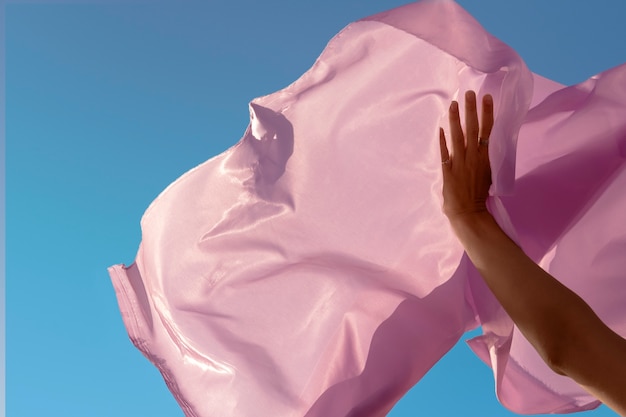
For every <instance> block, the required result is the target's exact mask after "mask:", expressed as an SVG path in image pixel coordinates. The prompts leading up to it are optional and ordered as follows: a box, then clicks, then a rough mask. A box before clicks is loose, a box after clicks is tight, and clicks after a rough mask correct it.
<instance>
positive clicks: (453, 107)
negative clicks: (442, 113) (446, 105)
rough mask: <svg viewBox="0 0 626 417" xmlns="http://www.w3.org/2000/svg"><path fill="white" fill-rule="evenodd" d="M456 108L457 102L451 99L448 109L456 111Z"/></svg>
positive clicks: (457, 107) (457, 106)
mask: <svg viewBox="0 0 626 417" xmlns="http://www.w3.org/2000/svg"><path fill="white" fill-rule="evenodd" d="M458 109H459V103H457V102H456V101H454V100H453V101H452V103H450V110H452V111H457V110H458Z"/></svg>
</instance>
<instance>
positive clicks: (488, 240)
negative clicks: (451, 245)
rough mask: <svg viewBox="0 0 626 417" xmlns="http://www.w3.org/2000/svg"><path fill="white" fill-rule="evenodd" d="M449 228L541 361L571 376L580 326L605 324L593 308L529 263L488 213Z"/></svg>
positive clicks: (456, 220)
mask: <svg viewBox="0 0 626 417" xmlns="http://www.w3.org/2000/svg"><path fill="white" fill-rule="evenodd" d="M451 224H452V227H453V228H454V229H455V232H456V234H457V235H458V237H459V239H460V241H461V243H462V244H463V246H464V247H465V249H466V252H467V254H468V256H469V257H470V259H471V260H472V263H473V264H474V265H475V266H476V268H477V269H478V271H479V272H480V274H481V275H482V277H483V279H484V280H485V282H486V283H487V285H488V286H489V288H490V289H491V291H492V292H493V293H494V295H495V296H496V298H497V299H498V301H500V303H501V304H502V306H503V307H504V309H505V310H506V311H507V313H508V314H509V316H511V318H512V319H513V321H514V322H515V323H516V325H517V326H518V328H519V329H520V330H521V332H522V333H523V334H524V336H525V337H526V338H527V339H528V340H529V341H530V343H531V344H532V345H533V346H534V347H535V349H537V351H538V352H539V354H540V355H541V357H542V358H543V359H544V360H545V361H546V363H547V364H548V365H549V366H550V367H552V369H554V370H555V371H556V372H559V373H566V374H570V373H572V370H571V369H570V367H569V366H570V363H571V362H576V360H575V359H571V358H570V353H569V351H568V349H569V347H570V346H577V347H580V346H581V341H579V340H576V339H577V338H578V337H580V326H581V324H582V323H585V322H589V323H590V324H594V325H602V324H601V322H600V320H599V319H598V318H597V316H596V315H595V314H594V313H593V311H592V310H591V309H590V308H589V306H588V305H587V304H586V303H585V302H584V301H583V300H582V299H581V298H580V297H579V296H578V295H576V294H575V293H574V292H572V291H571V290H569V289H568V288H567V287H565V286H564V285H562V284H561V283H560V282H559V281H557V280H556V279H555V278H554V277H552V276H551V275H550V274H548V273H547V272H545V271H544V270H543V269H541V268H540V267H539V266H538V265H536V264H535V263H534V262H533V261H532V260H531V259H530V258H528V256H527V255H526V254H525V253H524V252H523V251H522V250H521V249H520V248H519V247H518V246H517V245H516V244H515V243H514V242H513V241H512V240H511V239H510V238H509V237H508V236H507V235H506V234H505V233H504V232H503V231H502V229H501V228H500V227H499V226H498V224H497V223H496V222H495V220H494V219H493V217H492V216H491V215H490V214H489V213H488V212H483V213H478V214H476V213H475V214H472V215H469V217H466V218H464V217H462V216H459V217H457V218H453V219H452V220H451ZM593 322H597V323H593ZM585 327H586V326H585ZM574 373H576V372H575V371H574ZM570 376H572V375H570Z"/></svg>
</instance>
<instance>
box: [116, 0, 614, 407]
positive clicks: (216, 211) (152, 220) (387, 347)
mask: <svg viewBox="0 0 626 417" xmlns="http://www.w3.org/2000/svg"><path fill="white" fill-rule="evenodd" d="M469 89H473V90H475V91H476V92H477V94H478V95H479V96H482V95H483V94H486V93H490V94H492V95H493V97H494V101H495V104H496V124H495V126H494V129H493V132H492V135H491V144H490V149H489V150H490V156H491V161H492V165H493V178H494V185H493V187H492V194H493V197H492V198H491V200H490V201H489V205H490V210H491V211H492V213H493V214H494V216H495V217H496V219H497V221H498V222H499V223H500V225H501V226H502V227H503V228H504V229H505V231H506V232H507V233H508V234H509V235H510V236H512V238H513V239H515V240H516V241H517V242H519V243H520V245H521V246H522V247H523V248H524V249H525V250H526V251H527V253H528V254H529V255H530V256H531V257H532V258H533V259H535V260H536V261H537V262H539V263H540V264H541V265H542V266H543V267H544V268H546V269H547V270H548V271H550V272H551V273H553V274H554V275H555V276H556V277H557V278H558V279H560V280H562V282H564V283H565V285H567V286H568V287H570V288H572V289H573V290H574V291H576V292H577V293H578V294H580V295H581V296H582V297H583V298H584V299H585V300H586V301H587V302H588V303H589V304H590V305H591V306H592V307H593V308H594V309H595V311H596V312H597V313H598V314H599V316H600V317H601V318H602V319H603V320H604V321H605V322H606V323H607V324H608V325H609V326H611V327H612V328H613V329H614V330H616V331H617V332H618V333H620V334H621V335H626V279H625V277H624V271H626V256H624V255H623V254H624V253H626V222H625V221H624V212H626V211H625V209H626V193H624V192H623V191H622V190H624V189H626V172H625V170H624V159H625V157H626V122H625V121H626V118H624V117H623V115H624V114H626V66H621V67H618V68H615V69H612V70H610V71H607V72H605V73H602V74H600V75H598V76H595V77H593V78H592V79H590V80H588V81H586V82H584V83H582V84H580V85H576V86H573V87H567V88H565V87H563V86H561V85H559V84H557V83H554V82H552V81H549V80H546V79H544V78H541V77H539V76H537V75H534V74H532V73H531V72H530V71H529V70H528V69H527V67H526V66H525V65H524V62H523V61H522V60H521V59H520V57H519V56H518V55H517V54H516V53H515V52H514V51H513V50H512V49H510V48H509V47H508V46H506V45H505V44H503V43H502V42H500V41H499V40H498V39H495V38H494V37H493V36H491V35H490V34H488V33H487V32H485V30H484V29H483V28H482V27H481V26H480V25H479V24H478V23H477V22H476V21H475V20H474V19H473V18H472V17H471V16H469V15H468V14H467V13H466V12H465V11H464V10H463V9H462V8H460V6H458V5H457V4H456V3H454V2H453V1H447V0H445V1H444V0H439V1H424V2H420V3H414V4H409V5H407V6H403V7H400V8H397V9H394V10H391V11H389V12H385V13H381V14H378V15H375V16H372V17H369V18H366V19H364V20H361V21H358V22H355V23H353V24H350V25H349V26H348V27H346V28H345V29H344V30H343V31H341V32H340V33H339V34H338V35H337V36H335V38H333V39H332V41H331V42H330V43H329V44H328V46H327V48H326V49H325V50H324V52H323V53H322V55H321V56H320V57H319V59H318V60H317V62H316V63H315V64H314V65H313V67H312V68H311V69H310V70H309V71H308V72H307V73H305V74H304V75H303V76H302V77H301V78H300V79H298V80H297V81H296V82H294V83H293V84H291V85H290V86H288V87H287V88H285V89H283V90H281V91H278V92H276V93H274V94H271V95H268V96H265V97H261V98H258V99H255V100H253V101H252V103H251V104H250V107H249V109H250V125H249V127H248V129H247V130H246V132H245V134H244V136H243V138H242V139H241V140H240V141H239V143H238V144H237V145H235V146H234V147H233V148H231V149H229V150H228V151H226V152H224V153H222V154H220V155H218V156H216V157H214V158H212V159H210V160H208V161H207V162H205V163H204V164H202V165H200V166H198V167H196V168H194V169H192V170H191V171H189V172H188V173H186V174H185V175H183V176H182V177H181V178H179V179H178V180H176V181H175V182H174V183H173V184H172V185H170V186H169V187H168V188H167V189H166V190H165V191H164V192H163V193H162V194H161V195H160V196H159V197H158V198H157V199H156V200H155V201H154V202H153V203H152V205H151V206H150V207H149V209H148V210H147V211H146V213H145V215H144V217H143V219H142V223H141V224H142V232H143V239H142V243H141V245H140V249H139V252H138V254H137V258H136V261H135V263H133V264H132V265H130V266H129V267H124V266H122V265H116V266H113V267H111V268H110V274H111V278H112V280H113V284H114V286H115V290H116V294H117V297H118V301H119V305H120V309H121V311H122V315H123V319H124V323H125V325H126V327H127V329H128V333H129V335H130V338H131V340H132V341H133V343H134V344H135V345H136V346H137V348H139V349H140V350H141V351H142V352H143V353H144V354H145V355H146V356H147V357H148V359H149V360H151V361H152V362H153V363H154V364H155V365H156V366H157V367H158V368H159V370H160V371H161V373H162V374H163V377H164V379H165V381H166V383H167V384H168V386H169V388H170V390H171V391H172V393H173V394H174V395H175V397H176V399H177V400H178V402H179V403H180V405H181V407H182V408H183V410H184V412H185V414H186V415H187V416H188V417H214V416H220V417H221V416H255V417H258V416H282V417H303V416H306V417H321V416H333V417H336V416H384V415H385V414H386V413H387V412H388V411H389V410H390V409H391V408H392V407H393V405H394V404H395V402H396V401H398V400H399V399H400V397H402V395H403V394H404V393H405V392H406V391H407V390H408V389H409V388H411V386H413V385H414V384H415V383H416V382H418V381H419V379H420V378H421V377H422V376H423V375H424V374H425V373H426V372H427V371H428V370H429V369H430V368H431V367H432V366H433V364H435V362H437V360H439V359H440V358H441V357H442V356H443V355H444V354H445V353H446V352H447V351H448V350H449V349H450V348H451V347H452V346H454V344H455V343H456V342H457V340H458V339H459V338H460V337H461V336H462V334H463V333H464V332H465V331H467V330H470V329H473V328H476V327H477V326H479V325H482V329H483V335H482V336H480V337H478V338H476V339H473V340H471V341H470V342H469V343H470V346H471V347H472V349H473V350H474V351H475V352H476V353H477V354H478V355H479V356H480V357H481V358H482V359H483V360H484V361H485V362H486V363H487V364H488V365H490V366H491V367H492V368H493V370H494V376H495V381H496V388H497V394H498V397H499V399H500V401H501V402H502V403H503V404H504V405H505V406H506V407H508V408H510V409H511V410H513V411H516V412H519V413H540V412H542V413H547V412H572V411H578V410H585V409H590V408H594V407H596V406H597V405H598V402H597V401H596V400H595V399H594V398H592V397H591V396H590V395H589V394H586V393H585V392H584V391H583V390H582V389H581V388H579V387H577V386H576V384H575V383H573V382H572V381H571V380H569V379H567V378H565V377H562V376H559V375H556V374H554V373H553V372H552V371H550V370H549V368H548V367H547V366H546V365H545V364H544V363H543V362H542V361H541V359H540V358H539V357H538V355H537V354H536V353H535V351H534V350H533V349H532V347H531V346H530V345H529V344H528V342H527V341H526V340H525V339H524V337H523V336H522V335H521V334H520V333H519V331H518V330H517V329H516V328H515V327H514V325H513V323H512V322H511V320H510V319H509V318H508V317H507V315H506V314H505V313H504V311H503V309H502V308H501V306H500V305H499V304H498V302H497V301H496V300H495V299H494V297H493V296H492V294H491V293H490V292H489V290H488V289H487V288H486V286H485V284H484V283H483V281H482V279H481V278H480V276H479V275H478V273H477V272H476V270H475V269H474V268H473V266H472V265H471V263H470V262H469V261H468V258H467V257H466V256H465V255H464V252H463V249H462V247H461V246H460V244H459V243H458V242H457V240H456V238H455V236H454V235H453V233H452V230H451V229H450V226H449V224H448V221H447V219H446V218H445V216H444V215H443V214H442V213H441V204H442V197H441V187H442V178H441V163H440V157H439V150H438V146H439V145H438V141H437V137H438V134H437V132H438V128H439V126H446V125H447V123H446V114H447V108H448V106H449V103H450V101H451V100H453V99H458V98H459V97H462V96H463V94H464V92H465V91H466V90H469ZM461 103H462V100H461ZM518 137H519V139H518ZM516 163H517V166H516ZM486 395H489V394H488V393H486Z"/></svg>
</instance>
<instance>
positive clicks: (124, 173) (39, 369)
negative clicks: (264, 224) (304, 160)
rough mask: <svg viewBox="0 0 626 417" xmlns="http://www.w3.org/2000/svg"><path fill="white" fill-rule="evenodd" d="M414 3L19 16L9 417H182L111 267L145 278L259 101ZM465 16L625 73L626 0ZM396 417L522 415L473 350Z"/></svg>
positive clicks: (545, 61) (577, 62)
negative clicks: (150, 260) (350, 34)
mask: <svg viewBox="0 0 626 417" xmlns="http://www.w3.org/2000/svg"><path fill="white" fill-rule="evenodd" d="M403 3H405V2H404V1H399V0H379V1H373V0H317V1H303V0H300V1H293V0H266V1H262V2H261V1H253V0H229V1H226V0H219V1H218V0H215V1H213V0H206V1H202V2H200V1H187V0H184V1H169V2H150V3H148V2H144V3H137V2H135V3H131V2H124V1H115V2H110V3H106V4H105V3H104V2H102V3H95V2H91V3H89V2H82V4H79V3H77V2H74V3H71V4H70V3H65V4H64V3H61V2H52V1H50V2H47V3H46V4H44V3H43V2H40V3H30V4H28V3H27V4H23V3H17V2H16V3H10V4H8V5H6V15H5V20H6V32H5V36H6V38H5V41H6V137H7V142H6V152H7V153H6V154H7V161H6V218H7V225H6V239H7V240H6V242H7V250H6V260H7V261H6V262H7V266H6V276H7V279H6V296H7V300H6V308H7V313H6V317H7V321H6V339H7V344H6V352H7V367H6V369H7V371H6V372H7V375H6V377H7V390H6V395H7V416H9V417H35V416H37V417H38V416H47V417H143V416H145V417H179V416H182V415H183V414H182V412H181V411H180V409H179V408H178V406H177V404H176V403H175V401H174V399H173V397H172V396H171V395H170V393H169V392H168V390H167V389H166V387H165V384H164V383H163V381H162V379H161V377H160V375H159V373H158V372H157V370H156V368H154V367H153V366H152V365H151V364H150V363H149V362H148V361H147V360H146V359H144V358H143V356H141V354H140V353H139V352H138V351H137V350H136V349H135V348H134V347H133V346H132V344H131V343H130V341H129V340H128V337H127V334H126V330H125V328H124V327H123V324H122V320H121V317H120V313H119V311H118V308H117V303H116V300H115V295H114V292H113V288H112V286H111V284H110V281H109V277H108V275H107V272H106V268H107V267H108V266H109V265H111V264H114V263H120V262H123V263H127V264H128V263H131V262H132V260H133V258H134V255H135V252H136V250H137V245H138V244H139V241H140V238H141V236H140V230H139V219H140V217H141V215H142V213H143V211H144V210H145V208H146V207H147V206H148V204H149V203H150V202H151V201H152V200H153V199H154V198H155V197H156V196H157V194H158V193H159V192H160V191H161V190H162V189H163V188H165V187H166V186H167V185H168V184H169V183H170V182H172V181H173V180H174V179H176V178H177V177H178V176H179V175H181V174H182V173H183V172H185V171H186V170H188V169H190V168H192V167H194V166H196V165H197V164H199V163H201V162H202V161H204V160H206V159H208V158H210V157H211V156H213V155H216V154H218V153H220V152H222V151H223V150H225V149H227V148H228V147H230V146H231V145H233V144H234V143H235V142H236V141H238V139H239V138H240V136H241V135H242V133H243V132H244V130H245V128H246V125H247V122H248V109H247V104H248V102H249V101H250V100H251V99H252V98H254V97H257V96H260V95H265V94H268V93H271V92H274V91H276V90H278V89H281V88H282V87H284V86H286V85H288V84H290V83H291V82H292V81H294V80H295V79H296V78H298V77H299V76H300V75H301V74H302V73H303V72H305V71H306V70H307V69H308V67H309V66H310V65H311V64H312V63H313V62H314V61H315V59H316V58H317V56H318V55H319V53H320V52H321V51H322V49H323V47H324V45H325V44H326V43H327V42H328V40H329V39H330V38H331V37H332V36H333V35H334V34H335V33H336V32H338V31H339V30H340V29H341V28H342V27H344V26H345V25H346V24H348V23H349V22H351V21H354V20H356V19H359V18H361V17H364V16H367V15H370V14H373V13H375V12H378V11H382V10H385V9H388V8H392V7H394V6H398V5H401V4H403ZM460 3H461V4H462V5H463V6H464V7H466V8H467V9H468V10H469V11H470V12H471V13H472V14H473V15H474V16H475V17H476V18H477V19H478V20H479V21H480V22H481V23H482V24H483V25H484V26H485V27H486V28H487V29H488V30H489V31H491V32H492V33H494V34H495V35H496V36H498V37H499V38H501V39H502V40H504V41H505V42H507V43H509V44H510V45H511V46H513V47H514V48H515V49H516V50H517V51H518V52H519V53H520V54H521V55H522V57H523V58H524V59H525V60H526V62H527V63H528V65H529V66H530V68H531V70H533V71H534V72H537V73H539V74H541V75H544V76H546V77H548V78H551V79H554V80H556V81H559V82H562V83H565V84H572V83H576V82H580V81H582V80H584V79H586V78H587V77H589V76H591V75H593V74H595V73H598V72H600V71H603V70H605V69H608V68H610V67H613V66H615V65H618V64H621V63H623V62H624V61H626V53H625V52H624V51H625V49H624V44H623V42H624V39H626V25H624V21H623V18H624V16H626V2H624V1H623V0H602V1H598V2H593V3H592V2H586V1H572V0H550V1H539V0H534V1H517V2H513V1H501V0H480V1H479V0H474V1H469V0H466V1H461V2H460ZM0 5H1V3H0ZM0 7H1V6H0ZM390 415H391V416H393V417H404V416H419V415H424V416H454V417H461V416H463V417H465V416H489V417H494V416H509V415H512V414H511V413H509V412H508V411H506V410H505V409H504V408H503V407H502V406H500V405H499V404H498V403H497V401H496V399H495V396H494V386H493V378H492V375H491V371H490V369H489V368H487V367H486V366H484V365H483V364H482V363H481V362H480V361H479V360H478V359H477V358H476V357H474V356H473V354H472V353H471V352H470V350H469V349H468V348H467V347H466V346H465V345H464V343H460V344H459V345H458V346H457V347H456V348H454V349H453V350H452V351H451V352H450V353H449V354H448V356H446V357H445V358H444V359H443V360H442V361H440V363H438V364H437V365H436V366H435V368H434V369H433V370H432V371H431V373H429V374H428V375H427V376H426V377H425V378H424V379H423V380H422V382H420V383H419V384H418V385H417V386H416V387H415V388H414V389H413V390H412V391H411V392H410V393H409V394H408V395H407V396H406V397H405V398H404V399H403V400H402V401H401V402H400V403H399V404H398V405H397V407H396V408H395V409H394V410H393V411H392V413H391V414H390ZM587 415H589V416H594V417H600V416H612V415H615V414H613V413H611V412H610V411H609V410H607V409H606V408H601V409H599V410H598V411H594V412H591V413H588V414H587Z"/></svg>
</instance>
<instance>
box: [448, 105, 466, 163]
mask: <svg viewBox="0 0 626 417" xmlns="http://www.w3.org/2000/svg"><path fill="white" fill-rule="evenodd" d="M449 119H450V135H451V136H452V155H454V158H455V159H458V160H461V161H462V160H464V159H465V138H464V136H463V128H462V127H461V117H460V116H459V103H457V102H456V101H453V102H452V103H451V104H450V114H449Z"/></svg>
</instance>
